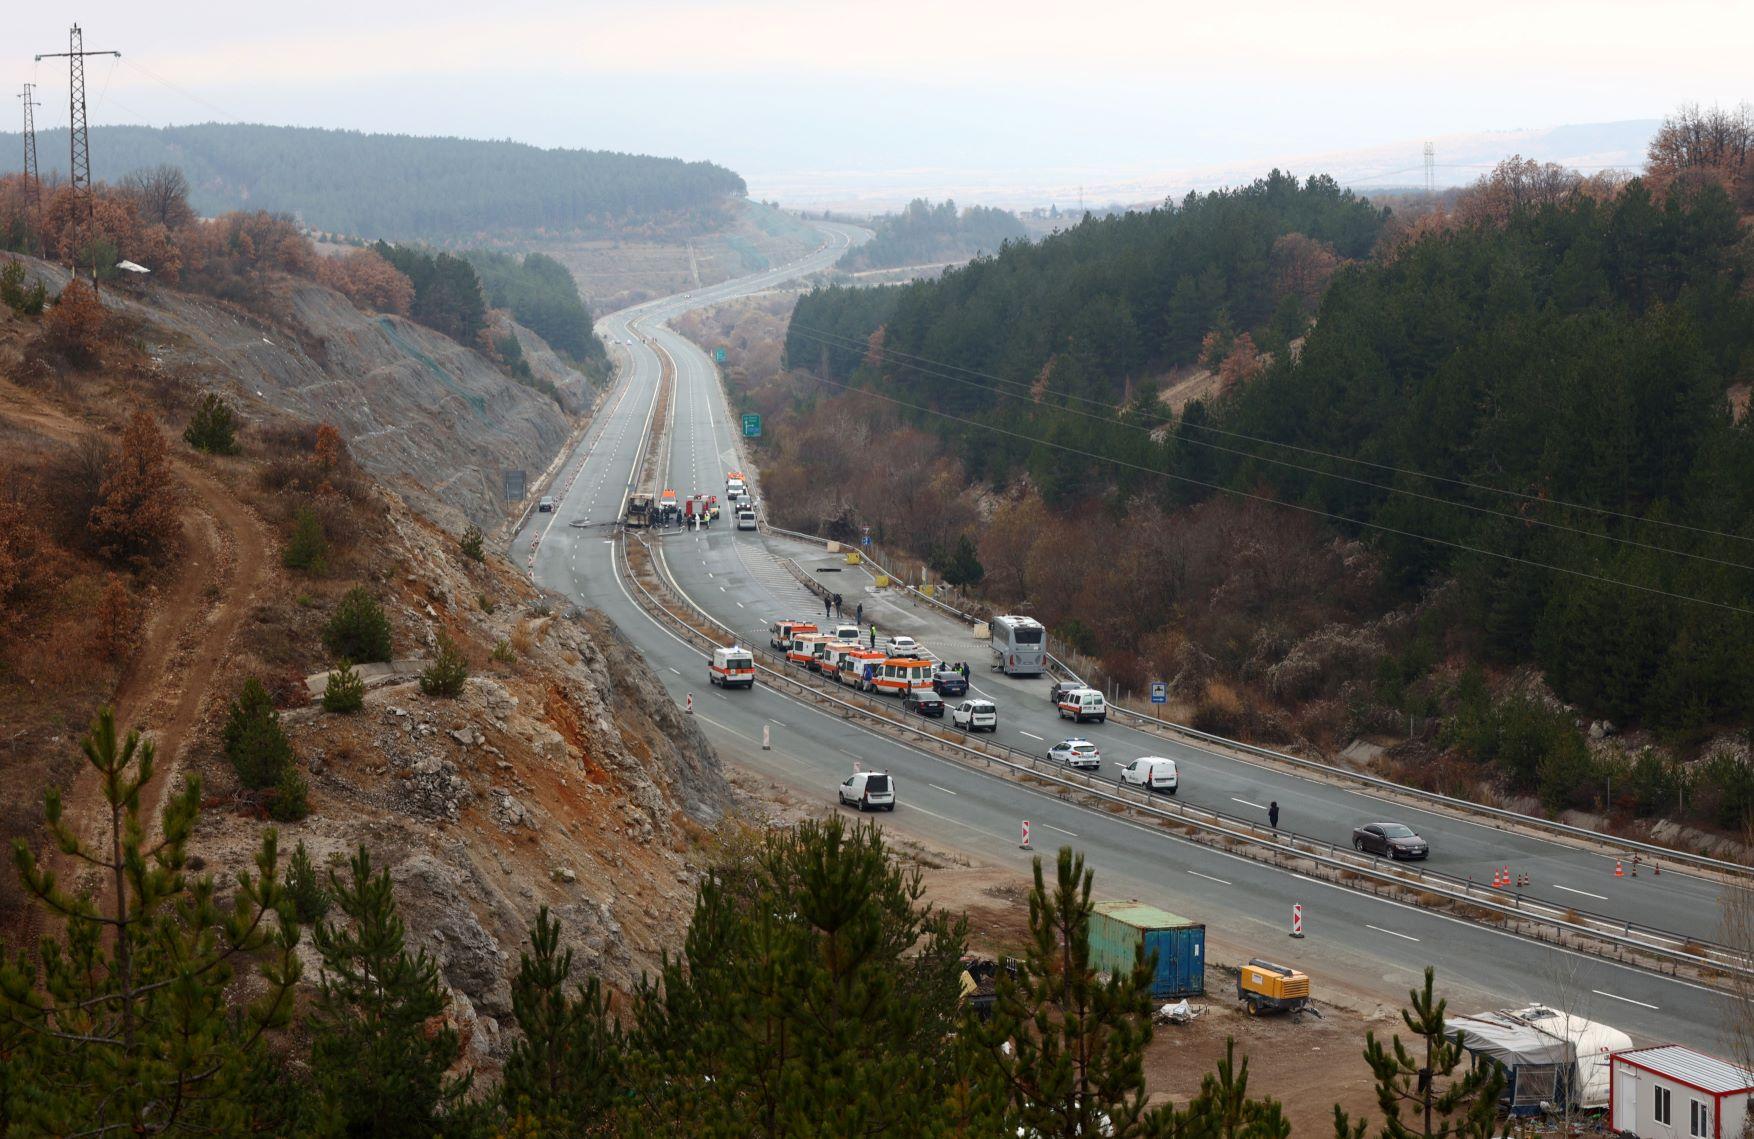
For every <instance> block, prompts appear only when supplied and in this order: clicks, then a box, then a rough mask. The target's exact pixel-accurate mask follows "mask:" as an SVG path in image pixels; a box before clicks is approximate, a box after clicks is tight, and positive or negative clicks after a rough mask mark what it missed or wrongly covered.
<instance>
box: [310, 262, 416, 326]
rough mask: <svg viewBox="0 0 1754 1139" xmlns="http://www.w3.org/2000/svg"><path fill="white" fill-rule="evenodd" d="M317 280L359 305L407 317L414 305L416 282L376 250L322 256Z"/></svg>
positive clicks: (318, 266) (318, 265)
mask: <svg viewBox="0 0 1754 1139" xmlns="http://www.w3.org/2000/svg"><path fill="white" fill-rule="evenodd" d="M317 280H318V281H320V282H322V283H323V284H325V285H327V286H329V287H330V288H331V289H334V290H335V291H336V292H338V293H340V294H341V295H342V296H344V297H346V298H347V299H348V300H350V301H352V302H353V303H354V305H355V306H356V307H358V308H362V309H374V310H376V311H378V312H387V313H394V314H396V315H397V316H407V315H408V310H409V309H410V308H411V307H413V305H414V283H413V282H412V281H410V280H409V279H408V277H407V275H406V274H404V273H403V272H402V271H401V270H399V269H397V268H396V267H395V266H394V265H392V264H390V263H389V262H388V261H386V260H384V259H383V257H381V256H379V254H378V253H377V251H376V250H372V249H356V250H354V251H353V252H351V253H347V254H344V255H342V256H339V257H325V258H321V259H320V260H319V261H318V262H317Z"/></svg>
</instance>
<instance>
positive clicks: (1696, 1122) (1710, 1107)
mask: <svg viewBox="0 0 1754 1139" xmlns="http://www.w3.org/2000/svg"><path fill="white" fill-rule="evenodd" d="M1608 1069H1609V1092H1608V1120H1609V1126H1610V1128H1611V1129H1612V1130H1614V1131H1622V1132H1627V1133H1630V1134H1633V1135H1637V1136H1639V1139H1740V1136H1741V1134H1742V1126H1743V1121H1744V1120H1746V1119H1747V1116H1748V1097H1749V1096H1750V1095H1751V1094H1754V1072H1751V1071H1749V1070H1748V1069H1747V1068H1743V1067H1740V1066H1738V1065H1735V1064H1729V1063H1726V1062H1724V1061H1722V1060H1719V1059H1717V1058H1716V1057H1715V1056H1707V1055H1706V1054H1705V1053H1703V1052H1695V1051H1694V1050H1693V1049H1691V1048H1685V1047H1683V1046H1681V1045H1679V1044H1662V1045H1659V1046H1657V1047H1655V1048H1630V1049H1627V1050H1626V1051H1623V1052H1616V1053H1614V1054H1613V1055H1612V1056H1610V1057H1609V1058H1608Z"/></svg>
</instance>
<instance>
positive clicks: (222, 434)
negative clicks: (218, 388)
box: [183, 392, 237, 455]
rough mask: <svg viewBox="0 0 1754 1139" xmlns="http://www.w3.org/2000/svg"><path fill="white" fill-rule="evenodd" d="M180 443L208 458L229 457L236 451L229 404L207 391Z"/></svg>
mask: <svg viewBox="0 0 1754 1139" xmlns="http://www.w3.org/2000/svg"><path fill="white" fill-rule="evenodd" d="M183 442H185V443H187V444H188V445H189V446H191V447H193V448H195V450H197V451H206V452H207V453H208V454H210V455H229V454H231V453H232V452H234V451H236V450H237V416H236V414H235V413H233V411H232V409H231V404H229V403H227V402H225V400H224V399H222V398H220V396H219V395H218V394H217V393H216V392H207V393H206V394H204V395H203V396H202V397H201V402H199V403H197V404H196V405H195V414H194V415H193V416H191V417H190V419H189V426H187V427H185V428H184V429H183Z"/></svg>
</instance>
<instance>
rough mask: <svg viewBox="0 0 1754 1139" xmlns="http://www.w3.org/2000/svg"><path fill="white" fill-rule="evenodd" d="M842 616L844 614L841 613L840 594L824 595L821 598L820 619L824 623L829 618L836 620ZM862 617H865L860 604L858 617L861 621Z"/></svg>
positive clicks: (862, 606)
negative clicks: (835, 618)
mask: <svg viewBox="0 0 1754 1139" xmlns="http://www.w3.org/2000/svg"><path fill="white" fill-rule="evenodd" d="M843 615H844V614H843V613H842V612H841V601H840V594H838V593H829V594H825V595H824V596H823V598H822V619H823V620H824V621H826V620H828V619H829V618H830V617H837V618H838V617H841V616H843ZM864 616H865V606H864V604H863V603H860V605H859V617H860V618H861V619H862V618H863V617H864Z"/></svg>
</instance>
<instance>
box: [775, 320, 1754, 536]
mask: <svg viewBox="0 0 1754 1139" xmlns="http://www.w3.org/2000/svg"><path fill="white" fill-rule="evenodd" d="M790 327H792V328H796V329H798V330H799V331H800V332H801V333H803V334H804V335H805V337H806V338H807V339H814V340H817V341H818V342H819V343H827V342H826V341H825V340H824V338H825V337H836V338H838V339H840V340H843V341H846V343H844V344H838V345H837V344H833V343H827V346H828V347H830V348H835V347H838V348H841V349H843V350H846V349H857V350H859V351H867V350H868V349H869V346H868V345H867V344H864V343H863V342H860V341H858V340H856V339H855V338H853V337H850V336H846V335H844V334H842V333H836V332H829V331H826V330H822V329H813V328H810V327H809V326H807V325H799V324H797V323H796V322H795V321H794V322H793V323H792V324H791V326H790ZM877 351H878V352H880V353H882V354H883V355H885V356H891V357H896V358H897V359H898V360H899V361H905V362H908V363H904V366H909V367H914V368H915V369H916V370H921V371H923V370H924V369H923V368H922V367H921V365H922V364H928V365H931V366H932V367H936V368H941V369H947V370H952V371H957V372H963V373H965V374H967V375H970V376H975V377H978V378H980V379H984V380H990V381H992V382H993V383H995V384H1004V385H1008V386H1009V387H1012V388H1021V389H1023V390H1024V391H1029V385H1028V384H1026V383H1024V382H1023V381H1020V380H1010V379H1006V378H1005V377H1003V376H996V375H993V374H992V373H991V372H982V371H979V370H978V369H975V368H967V367H964V366H962V365H960V364H948V363H944V362H943V361H938V360H931V359H929V358H927V357H924V356H915V355H912V354H911V353H907V352H902V351H899V350H897V349H893V348H889V347H887V346H885V347H882V348H879V349H877ZM915 361H917V362H918V363H912V362H915ZM927 374H932V373H927ZM938 378H941V379H953V378H954V377H950V376H939V377H938ZM1055 394H1056V395H1058V396H1060V397H1061V398H1063V399H1068V400H1075V401H1077V402H1079V403H1084V404H1089V405H1091V406H1094V407H1099V408H1102V409H1104V410H1111V409H1112V408H1113V406H1114V405H1113V404H1112V403H1109V402H1107V401H1104V400H1099V399H1093V398H1091V397H1089V396H1081V395H1077V394H1074V393H1071V392H1057V393H1055ZM1030 399H1031V400H1032V401H1033V399H1034V395H1033V393H1030ZM1064 410H1072V409H1070V408H1066V409H1064ZM1153 418H1155V419H1156V423H1155V424H1154V425H1148V427H1147V429H1149V430H1155V429H1156V428H1158V427H1167V426H1169V425H1170V424H1171V423H1173V422H1174V417H1173V416H1170V415H1165V416H1163V417H1161V418H1158V417H1155V416H1154V417H1153ZM1113 422H1117V423H1122V424H1125V421H1124V420H1118V419H1116V420H1113ZM1128 426H1137V425H1128ZM1186 426H1187V427H1189V428H1192V429H1194V430H1198V431H1204V432H1207V433H1209V434H1212V435H1221V436H1224V437H1226V438H1231V439H1240V440H1244V441H1246V442H1249V443H1258V444H1260V445H1262V446H1265V447H1278V448H1282V449H1284V450H1287V451H1293V452H1296V453H1298V454H1303V455H1309V456H1312V457H1315V458H1322V459H1330V460H1332V461H1334V462H1339V463H1350V464H1352V465H1354V466H1360V467H1366V468H1369V469H1371V470H1378V471H1382V472H1384V473H1386V474H1396V475H1403V476H1405V477H1408V478H1419V479H1427V480H1429V481H1431V482H1437V483H1446V484H1448V485H1450V486H1455V487H1462V488H1465V489H1467V490H1474V491H1479V492H1481V493H1483V494H1498V495H1503V496H1505V497H1507V498H1513V499H1516V500H1518V501H1521V502H1526V503H1529V504H1531V505H1535V506H1553V507H1561V508H1564V509H1567V510H1578V511H1584V512H1586V513H1591V514H1599V515H1602V516H1604V517H1607V518H1618V519H1620V520H1622V521H1625V522H1631V523H1635V524H1638V525H1644V526H1659V527H1663V528H1666V529H1672V530H1683V531H1687V532H1689V533H1694V534H1700V535H1704V536H1708V537H1713V538H1723V539H1725V540H1729V541H1736V542H1749V543H1754V537H1750V536H1747V535H1743V534H1732V533H1729V532H1727V531H1723V530H1713V529H1711V528H1709V527H1705V526H1694V525H1691V524H1689V523H1686V522H1669V521H1665V520H1663V519H1658V518H1643V517H1640V516H1639V515H1636V514H1629V513H1626V512H1625V511H1621V510H1613V509H1610V508H1608V507H1605V506H1591V505H1589V504H1587V503H1579V502H1570V501H1568V500H1566V499H1562V498H1549V497H1546V496H1544V495H1539V494H1530V493H1528V492H1526V491H1519V490H1509V489H1506V488H1504V487H1496V486H1491V485H1488V484H1486V483H1477V482H1471V481H1469V480H1467V479H1458V478H1453V477H1451V476H1448V475H1434V474H1430V473H1428V472H1425V471H1420V470H1416V469H1413V468H1410V467H1398V466H1395V465H1393V464H1390V463H1377V462H1372V461H1371V460H1369V459H1360V458H1356V457H1355V456H1352V455H1341V454H1338V453H1335V452H1332V451H1323V450H1321V449H1319V448H1315V447H1305V446H1301V445H1299V444H1296V443H1283V442H1280V441H1278V440H1274V439H1266V438H1262V437H1261V436H1258V435H1249V434H1247V433H1245V432H1241V431H1232V430H1228V429H1226V428H1222V427H1215V426H1212V425H1210V424H1205V423H1188V424H1186ZM1250 457H1251V458H1258V459H1261V460H1262V461H1263V462H1272V461H1273V460H1271V459H1268V458H1267V457H1266V456H1264V455H1250ZM1324 473H1325V472H1324ZM1336 477H1341V476H1336ZM1372 485H1375V484H1372ZM1383 489H1385V490H1386V489H1392V488H1388V487H1384V488H1383ZM1443 501H1451V500H1447V499H1445V500H1443ZM1456 505H1463V504H1461V503H1457V504H1456ZM1516 517H1517V518H1518V519H1519V520H1521V519H1522V517H1523V516H1521V515H1517V516H1516ZM1658 548H1659V549H1662V548H1666V547H1658ZM1732 564H1740V563H1732ZM1743 568H1754V567H1746V566H1744V567H1743Z"/></svg>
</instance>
